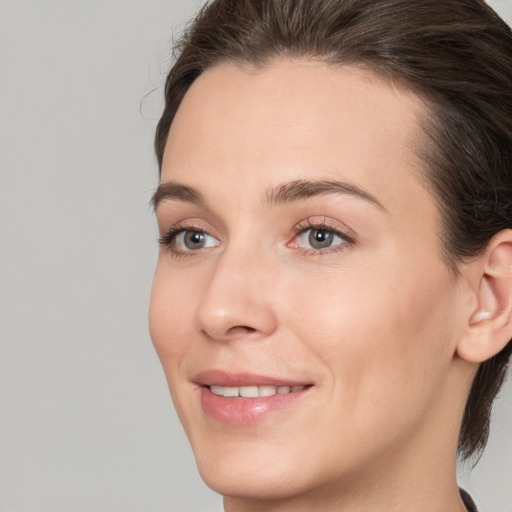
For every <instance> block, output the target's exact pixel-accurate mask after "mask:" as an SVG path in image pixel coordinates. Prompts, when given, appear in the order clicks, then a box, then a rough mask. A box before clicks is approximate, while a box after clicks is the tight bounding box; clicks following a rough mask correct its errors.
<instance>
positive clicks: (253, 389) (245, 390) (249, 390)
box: [240, 386, 260, 398]
mask: <svg viewBox="0 0 512 512" xmlns="http://www.w3.org/2000/svg"><path fill="white" fill-rule="evenodd" d="M240 396H243V397H244V398H256V397H258V396H260V394H259V392H258V386H242V387H241V388H240Z"/></svg>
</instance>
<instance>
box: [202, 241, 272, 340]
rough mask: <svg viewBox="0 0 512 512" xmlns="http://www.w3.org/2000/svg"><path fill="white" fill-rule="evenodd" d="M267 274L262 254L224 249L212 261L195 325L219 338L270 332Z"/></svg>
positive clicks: (216, 338)
mask: <svg viewBox="0 0 512 512" xmlns="http://www.w3.org/2000/svg"><path fill="white" fill-rule="evenodd" d="M271 276H272V272H271V271H270V268H269V265H268V264H267V265H265V264H264V262H263V258H261V257H259V256H258V255H256V254H252V255H247V254H246V251H236V250H235V249H231V248H230V249H226V250H225V251H224V253H223V254H222V255H221V256H219V258H218V260H217V261H216V262H215V265H214V268H213V269H212V271H211V274H210V276H209V278H210V279H209V282H208V284H207V285H206V286H205V293H204V294H203V296H202V298H201V300H200V303H199V306H198V308H197V312H196V322H197V326H198V328H199V329H200V330H201V331H202V332H203V333H205V334H206V335H207V336H208V337H209V338H211V339H214V340H219V341H229V340H233V339H240V338H250V339H254V340H256V339H263V338H265V337H267V336H269V335H271V334H272V333H273V332H274V331H275V330H276V328H277V315H276V308H275V293H273V290H272V279H271ZM273 295H274V296H273Z"/></svg>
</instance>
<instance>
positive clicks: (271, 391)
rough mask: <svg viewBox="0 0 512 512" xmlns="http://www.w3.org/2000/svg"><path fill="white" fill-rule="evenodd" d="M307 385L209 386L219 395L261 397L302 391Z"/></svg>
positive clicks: (227, 396)
mask: <svg viewBox="0 0 512 512" xmlns="http://www.w3.org/2000/svg"><path fill="white" fill-rule="evenodd" d="M305 387H306V386H268V385H267V386H240V387H225V386H215V385H211V386H209V388H210V391H211V392H212V393H214V394H215V395H218V396H223V397H226V398H236V397H241V398H259V397H267V396H273V395H286V394H288V393H296V392H297V391H302V390H303V389H304V388H305Z"/></svg>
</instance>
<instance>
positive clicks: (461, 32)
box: [155, 0, 512, 458]
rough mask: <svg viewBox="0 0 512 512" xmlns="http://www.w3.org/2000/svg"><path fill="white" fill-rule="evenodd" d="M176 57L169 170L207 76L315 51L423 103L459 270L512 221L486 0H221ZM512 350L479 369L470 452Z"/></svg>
mask: <svg viewBox="0 0 512 512" xmlns="http://www.w3.org/2000/svg"><path fill="white" fill-rule="evenodd" d="M176 55H177V58H176V61H175V64H174V65H173V66H172V69H171V70H170V72H169V75H168V77H167V81H166V85H165V109H164V112H163V115H162V117H161V119H160V121H159V123H158V127H157V131H156V137H155V149H156V155H157V158H158V163H159V165H160V167H161V165H162V158H163V153H164V147H165V143H166V140H167V135H168V133H169V129H170V126H171V123H172V121H173V118H174V116H175V114H176V111H177V110H178V107H179V105H180V103H181V101H182V99H183V97H184V95H185V93H186V92H187V90H188V88H189V87H190V85H191V84H192V83H193V82H194V80H195V79H196V78H197V77H198V76H199V75H200V74H201V73H202V72H203V71H205V70H206V69H209V68H211V67H213V66H215V65H217V64H219V63H221V62H225V61H231V62H235V63H240V64H242V65H252V66H263V65H265V64H266V63H269V62H270V61H271V60H275V59H277V58H279V57H311V58H314V59H319V60H322V61H324V62H327V63H330V64H340V65H355V66H362V67H365V68H367V69H370V70H372V71H373V72H374V73H376V74H378V75H380V76H381V77H384V78H386V79H388V80H390V81H392V82H394V83H399V84H402V85H403V86H405V87H407V88H409V89H410V90H411V91H413V92H415V93H416V94H418V96H419V97H421V98H422V100H423V101H424V103H425V105H426V107H427V111H428V113H429V114H428V115H426V116H425V119H424V120H423V129H424V130H423V131H424V140H423V141H422V148H421V149H420V148H419V151H420V153H421V154H420V156H421V158H422V160H423V162H425V166H424V167H425V178H426V182H427V186H428V187H429V188H430V190H431V191H432V194H433V196H434V198H435V199H436V201H437V203H438V206H439V209H440V211H441V218H442V226H440V236H441V240H442V247H443V251H444V256H445V260H446V262H447V264H448V265H449V266H450V268H451V269H452V270H453V271H454V273H455V274H456V273H457V266H458V264H460V262H461V261H464V260H467V259H469V258H471V257H474V256H476V255H478V254H479V253H481V252H482V251H483V250H484V249H485V247H486V245H487V243H488V242H489V240H490V239H491V237H492V236H493V235H494V234H496V233H497V232H498V231H500V230H502V229H505V228H512V34H511V30H510V28H509V27H508V25H507V24H506V23H505V22H504V21H503V20H502V19H501V18H499V16H498V15H497V14H496V13H495V12H494V11H493V10H492V9H491V8H490V7H488V6H487V5H486V3H485V2H484V1H483V0H449V1H447V0H214V1H212V2H210V3H208V4H207V5H206V6H205V7H204V8H203V9H202V10H201V11H200V13H199V15H198V16H197V18H196V19H195V20H194V21H193V23H192V24H191V25H190V26H189V28H188V30H187V31H186V32H185V34H184V36H183V38H182V39H181V41H180V42H179V44H178V45H177V47H176ZM511 352H512V342H509V343H508V345H507V346H506V347H505V349H504V350H502V351H501V352H500V353H499V354H498V355H496V356H495V357H493V358H492V359H490V360H488V361H486V362H485V363H483V364H482V365H481V366H480V368H479V370H478V374H477V376H476V378H475V381H474V383H473V386H472V389H471V393H470V396H469V399H468V401H467V405H466V409H465V413H464V418H463V422H462V427H461V432H460V437H459V453H460V454H461V456H462V457H463V458H468V457H470V456H471V455H473V454H475V453H479V452H481V450H482V449H483V448H484V447H485V443H486V441H487V438H488V435H489V422H490V414H491V406H492V402H493V400H494V398H495V396H496V394H497V393H498V391H499V389H500V387H501V385H502V383H503V381H504V379H505V376H506V371H507V364H508V360H509V358H510V354H511Z"/></svg>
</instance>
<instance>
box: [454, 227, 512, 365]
mask: <svg viewBox="0 0 512 512" xmlns="http://www.w3.org/2000/svg"><path fill="white" fill-rule="evenodd" d="M474 264H475V265H476V267H477V269H478V278H479V279H478V282H477V287H476V290H475V292H476V297H477V306H476V308H475V309H474V311H473V312H472V314H471V316H470V318H469V322H468V327H467V332H466V334H465V336H463V337H462V338H461V340H460V341H459V343H458V345H457V355H458V356H459V357H461V358H462V359H465V360H466V361H469V362H472V363H483V362H484V361H486V360H487V359H490V358H491V357H493V356H495V355H496V354H498V353H499V352H500V351H501V350H502V349H503V348H504V347H505V346H506V345H507V343H508V342H509V341H510V339H511V338H512V230H509V229H506V230H503V231H500V232H499V233H497V234H496V235H495V236H494V237H493V238H492V239H491V241H490V242H489V245H488V247H487V249H486V251H485V252H484V254H482V256H480V257H479V258H478V259H477V260H476V261H475V262H474Z"/></svg>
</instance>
